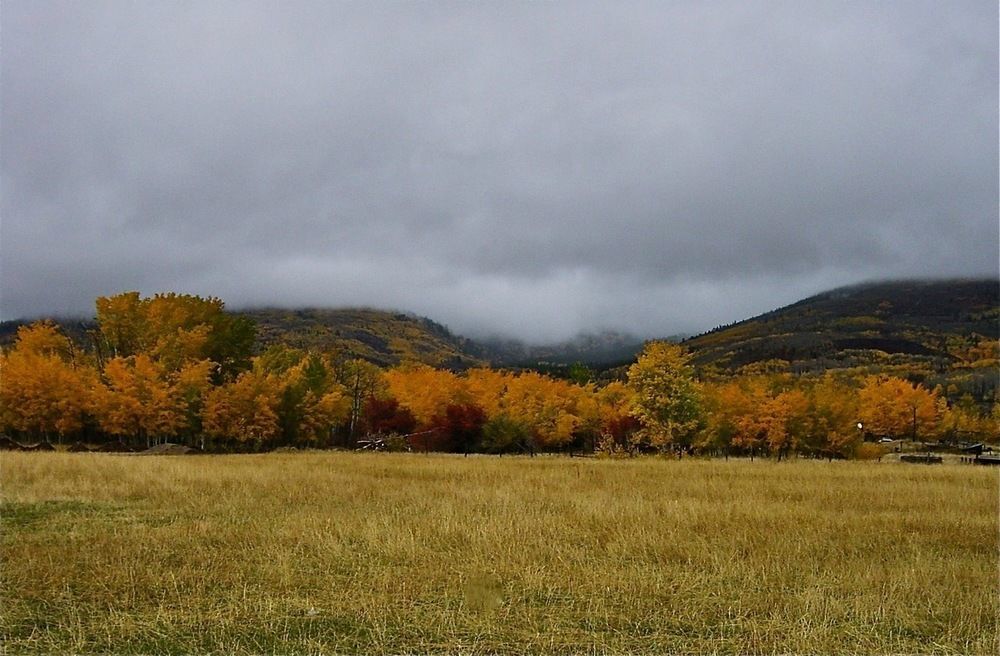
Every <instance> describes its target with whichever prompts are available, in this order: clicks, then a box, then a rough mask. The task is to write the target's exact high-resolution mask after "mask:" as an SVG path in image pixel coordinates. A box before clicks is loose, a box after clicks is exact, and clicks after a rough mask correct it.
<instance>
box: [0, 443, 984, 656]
mask: <svg viewBox="0 0 1000 656" xmlns="http://www.w3.org/2000/svg"><path fill="white" fill-rule="evenodd" d="M0 467H2V469H0V473H2V499H3V506H2V518H3V538H2V555H3V569H2V573H3V582H2V597H0V605H2V624H0V626H2V633H3V644H4V647H5V649H6V650H7V651H9V652H11V653H15V652H115V653H140V652H141V653H177V652H197V653H205V652H217V653H251V652H274V651H277V652H282V653H292V652H294V653H306V652H309V653H318V652H326V653H330V652H365V653H400V652H407V653H412V652H440V651H448V652H462V653H488V652H507V653H509V652H519V653H523V652H528V651H530V652H544V653H580V652H616V653H620V652H647V653H664V652H692V651H697V652H718V653H775V652H784V653H787V652H795V653H817V652H821V653H930V652H935V653H984V654H986V653H996V649H997V639H998V638H997V636H998V612H1000V602H998V599H997V589H998V588H997V584H998V578H997V576H998V575H997V564H998V563H997V558H998V556H997V553H998V475H997V472H996V471H990V470H988V469H986V468H976V467H972V466H968V465H967V466H938V467H926V466H907V465H899V464H885V463H882V464H876V463H826V462H811V461H810V462H806V461H799V462H796V461H793V462H788V463H773V462H760V461H758V462H755V463H749V462H745V461H739V462H737V461H733V462H728V463H727V462H722V461H696V460H689V461H681V462H678V461H665V460H658V459H640V460H625V461H609V460H576V459H567V458H556V457H546V458H534V459H527V458H503V459H498V458H490V457H471V458H467V459H466V458H461V457H454V456H430V457H426V456H423V455H407V454H400V455H389V454H352V453H300V454H270V455H259V456H246V455H241V456H239V455H238V456H195V457H191V456H189V457H175V458H169V457H159V458H157V457H149V458H144V457H129V456H112V455H105V454H66V453H5V454H3V455H2V456H0Z"/></svg>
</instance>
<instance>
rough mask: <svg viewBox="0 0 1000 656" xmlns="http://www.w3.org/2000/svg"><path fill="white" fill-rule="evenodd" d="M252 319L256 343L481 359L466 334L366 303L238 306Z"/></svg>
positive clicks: (394, 357) (444, 362) (432, 361)
mask: <svg viewBox="0 0 1000 656" xmlns="http://www.w3.org/2000/svg"><path fill="white" fill-rule="evenodd" d="M238 314H241V315H243V316H246V317H249V318H251V319H253V320H254V321H255V322H256V323H257V340H258V343H259V344H260V346H261V348H267V347H268V346H269V345H271V344H276V343H284V344H287V345H289V346H294V347H297V348H311V349H321V350H335V351H337V352H339V353H340V354H342V355H344V356H346V357H352V358H364V359H365V360H369V361H371V362H374V363H376V364H379V365H394V364H399V363H400V362H402V361H405V360H413V361H416V362H422V363H424V364H429V365H432V366H435V367H444V368H449V369H467V368H469V367H474V366H478V365H482V364H485V363H484V362H483V361H482V360H481V359H480V358H478V357H476V356H475V355H471V354H470V351H471V350H472V348H473V347H472V344H471V342H470V341H469V340H467V339H465V338H463V337H459V336H457V335H454V334H452V333H451V332H450V331H449V330H448V329H447V328H445V327H444V326H442V325H441V324H438V323H435V322H434V321H431V320H430V319H426V318H423V317H417V316H415V315H411V314H403V313H399V312H386V311H382V310H372V309H365V308H351V309H337V310H322V309H301V310H283V309H254V310H243V311H240V312H238Z"/></svg>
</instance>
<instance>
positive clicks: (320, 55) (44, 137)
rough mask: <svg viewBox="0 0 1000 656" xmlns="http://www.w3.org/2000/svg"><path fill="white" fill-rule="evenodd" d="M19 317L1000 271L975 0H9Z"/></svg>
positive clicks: (744, 299) (439, 312)
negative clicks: (151, 306)
mask: <svg viewBox="0 0 1000 656" xmlns="http://www.w3.org/2000/svg"><path fill="white" fill-rule="evenodd" d="M0 18H2V78H0V79H2V123H0V126H2V232H0V237H2V242H0V249H2V250H0V254H2V305H0V308H2V314H3V318H5V319H10V318H15V317H19V316H25V315H37V314H43V313H60V314H67V313H84V314H86V313H89V312H91V303H92V300H93V298H94V297H95V296H97V295H99V294H107V293H111V292H116V291H122V290H127V289H139V290H141V291H143V292H144V293H152V292H155V291H160V290H176V291H185V292H191V293H198V294H203V295H205V294H212V295H217V296H221V297H222V298H224V299H226V301H227V302H228V303H229V305H230V306H231V307H239V306H243V305H261V304H267V305H275V304H279V305H288V306H293V305H314V306H341V305H354V304H363V305H374V306H381V307H393V308H401V309H405V310H410V311H414V312H418V313H421V314H426V315H429V316H431V317H433V318H435V319H437V320H439V321H442V322H445V323H447V324H449V325H450V326H451V327H452V328H453V329H455V330H457V331H460V332H465V333H469V334H483V333H507V334H512V335H517V336H521V337H527V338H533V339H553V338H559V337H564V336H567V335H569V334H572V333H575V332H576V331H578V330H581V329H600V328H617V329H621V330H627V331H631V332H635V333H639V334H647V335H648V334H660V335H662V334H669V333H676V332H681V331H698V330H701V329H704V328H708V327H711V326H712V325H715V324H718V323H723V322H729V321H732V320H734V319H739V318H743V317H745V316H748V315H751V314H755V313H758V312H760V311H764V310H768V309H771V308H773V307H776V306H779V305H782V304H785V303H787V302H791V301H794V300H797V299H798V298H801V297H802V296H804V295H807V294H810V293H814V292H818V291H821V290H823V289H825V288H828V287H832V286H836V285H840V284H846V283H852V282H857V281H860V280H865V279H871V278H888V277H902V276H908V277H909V276H920V277H927V276H972V275H996V274H997V257H998V225H997V212H998V192H997V177H998V172H997V157H998V152H997V150H998V146H997V144H998V134H997V104H998V98H997V85H998V79H997V6H996V3H995V2H993V1H987V2H958V1H949V2H939V1H934V2H914V1H905V2H904V1H901V2H869V3H851V2H840V1H837V2H829V3H827V2H797V1H794V2H743V1H740V2H731V3H729V2H711V3H705V2H691V3H688V2H653V3H648V4H647V3H625V4H622V3H611V2H602V3H593V4H590V3H580V2H572V3H570V2H558V3H551V4H548V3H514V2H502V3H490V4H480V3H464V2H463V3H420V4H412V3H406V4H402V3H378V4H370V3H358V4H340V3H327V2H315V3H313V2H294V3H285V2H266V3H253V2H238V3H232V4H229V3H217V2H211V3H208V2H191V3H180V2H177V3H174V2H137V3H133V2H116V3H99V2H86V3H79V2H66V3H49V2H38V1H37V0H31V1H26V0H5V1H4V2H3V5H2V17H0Z"/></svg>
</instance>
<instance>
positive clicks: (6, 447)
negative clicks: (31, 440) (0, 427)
mask: <svg viewBox="0 0 1000 656" xmlns="http://www.w3.org/2000/svg"><path fill="white" fill-rule="evenodd" d="M23 450H24V447H23V446H22V445H21V444H20V443H18V442H15V441H14V440H12V439H10V438H9V437H7V436H6V435H0V451H23Z"/></svg>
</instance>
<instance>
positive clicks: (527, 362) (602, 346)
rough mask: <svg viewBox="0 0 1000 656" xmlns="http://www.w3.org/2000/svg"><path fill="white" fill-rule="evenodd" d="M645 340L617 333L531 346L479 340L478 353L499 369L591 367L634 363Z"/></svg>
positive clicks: (585, 336) (595, 334)
mask: <svg viewBox="0 0 1000 656" xmlns="http://www.w3.org/2000/svg"><path fill="white" fill-rule="evenodd" d="M642 345H643V340H642V339H640V338H638V337H636V336H634V335H627V334H623V333H618V332H612V331H605V332H600V333H584V334H581V335H578V336H577V337H575V338H573V339H569V340H565V341H562V342H558V343H555V344H545V345H532V344H526V343H525V342H522V341H519V340H509V339H481V340H477V342H476V345H475V349H476V353H477V354H479V355H480V356H481V357H482V358H484V359H486V360H489V361H490V362H491V363H493V364H494V365H496V366H505V367H534V366H537V365H571V364H574V363H577V362H580V363H583V364H586V365H588V366H591V367H599V368H603V367H607V366H609V365H615V364H621V363H623V362H631V361H632V360H634V359H635V356H636V354H637V353H638V352H639V351H641V350H642Z"/></svg>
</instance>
